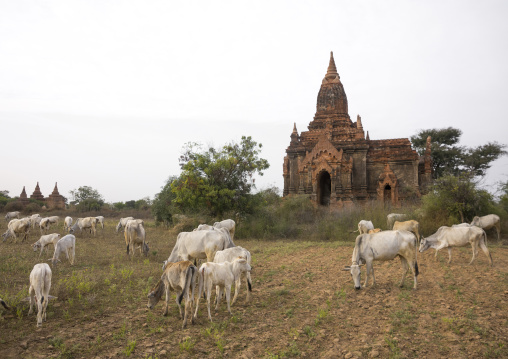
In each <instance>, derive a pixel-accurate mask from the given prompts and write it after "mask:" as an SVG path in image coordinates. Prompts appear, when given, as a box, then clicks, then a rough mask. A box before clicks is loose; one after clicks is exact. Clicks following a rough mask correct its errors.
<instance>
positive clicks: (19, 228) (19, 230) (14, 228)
mask: <svg viewBox="0 0 508 359" xmlns="http://www.w3.org/2000/svg"><path fill="white" fill-rule="evenodd" d="M30 227H31V222H30V218H22V219H12V220H11V221H10V222H9V224H8V225H7V231H6V232H5V233H4V234H2V237H3V241H4V242H5V240H6V239H7V238H9V237H14V242H17V239H18V237H17V236H16V234H22V235H23V241H24V240H25V239H27V238H28V235H29V234H30Z"/></svg>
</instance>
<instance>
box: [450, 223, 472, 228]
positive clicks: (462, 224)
mask: <svg viewBox="0 0 508 359" xmlns="http://www.w3.org/2000/svg"><path fill="white" fill-rule="evenodd" d="M452 227H454V228H455V227H471V225H470V224H469V223H460V224H454V225H452Z"/></svg>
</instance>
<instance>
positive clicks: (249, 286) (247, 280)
mask: <svg viewBox="0 0 508 359" xmlns="http://www.w3.org/2000/svg"><path fill="white" fill-rule="evenodd" d="M245 284H246V286H247V302H250V300H251V292H252V280H251V278H250V272H247V273H246V276H245Z"/></svg>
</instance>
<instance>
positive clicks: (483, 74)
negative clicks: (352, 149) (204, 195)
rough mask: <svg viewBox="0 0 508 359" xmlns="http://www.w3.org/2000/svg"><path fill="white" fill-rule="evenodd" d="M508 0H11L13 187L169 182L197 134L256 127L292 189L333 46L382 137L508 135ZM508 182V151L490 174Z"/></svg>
mask: <svg viewBox="0 0 508 359" xmlns="http://www.w3.org/2000/svg"><path fill="white" fill-rule="evenodd" d="M507 10H508V2H506V1H464V0H460V1H445V0H439V1H337V0H334V1H295V0H291V1H275V0H270V1H259V0H258V1H255V2H254V1H238V0H234V1H168V0H164V1H147V0H143V1H126V0H122V1H105V0H100V1H91V0H86V1H72V0H64V1H44V0H37V1H23V0H16V1H10V0H0V124H1V126H0V128H1V130H0V131H1V134H2V135H1V142H0V143H1V147H2V151H0V163H1V166H2V171H1V177H0V190H8V191H9V192H10V195H11V196H18V195H19V194H20V193H21V190H22V189H23V186H26V190H27V193H28V195H30V194H31V193H32V192H33V190H34V188H35V185H36V183H37V181H39V184H40V187H41V190H42V193H43V195H45V196H47V195H49V194H50V193H51V191H52V190H53V187H54V185H55V182H58V188H59V190H60V193H61V194H62V195H64V196H67V197H69V196H70V195H69V191H70V190H72V189H75V188H78V187H80V186H91V187H93V188H95V189H97V190H98V191H99V192H100V193H101V194H102V195H103V196H104V197H105V199H106V201H108V202H117V201H128V200H131V199H135V200H137V199H140V198H142V197H146V196H149V197H150V198H153V196H154V194H156V193H157V192H159V191H160V188H161V186H163V185H164V183H165V181H166V179H167V178H168V177H169V176H170V175H178V174H179V173H180V171H179V166H178V157H179V155H180V153H181V150H182V147H183V145H184V144H185V143H187V142H200V143H203V144H204V145H205V146H207V145H212V146H215V147H219V146H222V145H224V144H226V143H228V142H231V141H237V142H238V141H239V140H240V138H241V136H242V135H250V136H252V137H253V139H254V140H255V141H257V142H260V143H262V144H263V151H262V153H261V157H263V158H266V159H268V161H269V163H270V168H269V169H268V170H267V171H266V172H265V175H264V176H263V177H258V178H257V180H256V183H257V186H258V189H262V188H266V187H268V186H277V187H279V188H280V189H281V190H282V187H283V179H282V163H283V158H284V155H285V149H286V148H287V146H288V145H289V141H290V134H291V132H292V130H293V123H296V126H297V129H298V131H299V132H301V131H305V130H307V126H308V124H309V122H310V121H312V119H313V116H314V114H315V112H316V99H317V94H318V91H319V88H320V85H321V80H322V79H323V77H324V75H325V73H326V70H327V67H328V61H329V56H330V51H333V52H334V57H335V63H336V65H337V69H338V72H339V74H340V77H341V81H342V83H343V85H344V89H345V91H346V94H347V97H348V102H349V114H350V116H351V118H352V119H353V121H356V115H357V114H360V115H361V116H362V123H363V127H364V129H365V130H366V131H369V134H370V138H371V139H373V140H374V139H390V138H407V137H410V136H412V135H414V134H416V132H417V131H418V130H420V129H429V128H443V127H448V126H452V127H456V128H460V129H461V130H462V131H463V135H462V138H461V142H460V144H461V145H465V146H478V145H481V144H485V143H487V142H490V141H497V142H499V143H504V144H507V143H508V138H507V137H508V136H507V134H508V98H507V94H508V91H507V89H506V86H507V83H508V81H507V80H508V66H507V64H508V39H507V37H508V36H507V35H508V21H507V20H506V19H507V17H508V11H507ZM506 180H508V157H504V158H502V159H500V160H498V161H496V162H495V163H494V165H493V167H492V168H491V170H490V171H489V173H488V175H487V178H486V181H485V183H486V185H487V186H489V187H488V188H489V189H490V190H492V191H493V190H494V189H495V186H494V184H495V183H496V182H497V181H506Z"/></svg>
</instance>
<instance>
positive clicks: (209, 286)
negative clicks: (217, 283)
mask: <svg viewBox="0 0 508 359" xmlns="http://www.w3.org/2000/svg"><path fill="white" fill-rule="evenodd" d="M211 295H212V281H209V282H208V283H206V305H207V308H208V319H210V321H212V315H211V314H210V297H211Z"/></svg>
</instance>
